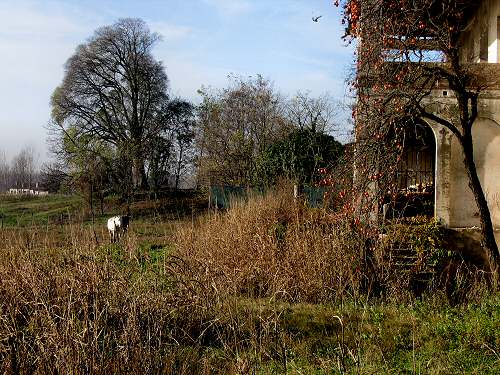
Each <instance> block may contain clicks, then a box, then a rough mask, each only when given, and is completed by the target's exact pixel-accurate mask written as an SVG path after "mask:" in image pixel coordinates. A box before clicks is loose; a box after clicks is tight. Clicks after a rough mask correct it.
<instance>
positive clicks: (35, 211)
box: [0, 194, 83, 227]
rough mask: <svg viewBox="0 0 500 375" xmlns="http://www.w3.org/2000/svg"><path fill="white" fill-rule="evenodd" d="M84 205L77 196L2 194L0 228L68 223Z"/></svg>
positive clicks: (0, 200) (0, 199) (0, 196)
mask: <svg viewBox="0 0 500 375" xmlns="http://www.w3.org/2000/svg"><path fill="white" fill-rule="evenodd" d="M82 203H83V202H82V199H81V198H80V197H78V196H76V195H49V196H45V197H43V196H42V197H33V196H16V195H8V194H0V227H1V226H4V227H9V226H10V227H12V226H17V227H19V226H30V225H46V224H47V223H51V222H53V223H58V222H62V221H66V220H68V217H70V216H71V215H74V214H77V213H79V212H81V207H82Z"/></svg>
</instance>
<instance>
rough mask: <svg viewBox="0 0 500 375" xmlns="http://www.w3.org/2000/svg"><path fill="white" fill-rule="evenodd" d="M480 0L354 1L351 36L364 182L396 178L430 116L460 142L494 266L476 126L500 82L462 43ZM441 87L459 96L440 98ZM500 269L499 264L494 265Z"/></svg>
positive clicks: (347, 8) (347, 5) (347, 9)
mask: <svg viewBox="0 0 500 375" xmlns="http://www.w3.org/2000/svg"><path fill="white" fill-rule="evenodd" d="M479 4H480V2H479V1H469V0H467V1H465V0H460V1H456V0H440V1H435V0H412V1H399V0H394V1H386V0H347V1H345V2H344V4H343V6H344V16H345V23H346V26H347V29H346V32H347V36H348V37H352V38H358V39H359V48H358V53H357V74H356V77H355V79H354V86H355V88H356V89H357V91H358V105H357V108H356V111H357V125H356V131H357V140H358V146H357V147H358V149H362V150H363V151H362V152H359V153H358V155H361V154H362V157H363V160H358V162H357V163H358V164H357V166H358V168H357V170H356V173H357V174H358V180H363V178H360V177H361V176H362V175H363V176H364V180H365V181H367V182H370V183H371V182H373V181H377V182H378V183H382V182H383V180H384V179H386V182H387V183H389V182H390V175H391V172H393V171H394V168H395V165H396V162H397V159H398V156H399V155H400V154H401V151H402V149H403V141H404V135H405V132H406V130H407V129H408V127H409V126H413V125H414V124H415V121H416V120H417V119H426V120H430V121H432V122H434V123H436V124H439V126H441V127H443V128H444V129H446V130H447V131H449V132H450V133H451V134H453V136H454V137H456V139H457V140H458V144H459V145H460V147H461V149H462V152H463V165H464V167H465V171H466V173H467V176H468V179H469V186H470V188H471V191H472V193H473V196H474V199H475V201H476V204H477V207H478V209H479V218H480V223H481V231H482V240H483V244H484V246H485V248H486V250H487V252H488V254H489V257H490V259H491V262H492V265H494V264H496V266H498V265H500V255H499V252H498V247H497V244H496V242H495V238H494V232H493V226H492V221H491V214H490V211H489V208H488V204H487V201H486V198H485V194H484V191H483V188H482V186H481V182H480V180H479V177H478V173H477V169H476V164H475V161H474V155H473V149H474V142H473V137H472V131H473V128H474V124H475V123H476V119H477V118H478V113H479V102H480V96H481V93H483V92H484V91H485V90H486V89H488V88H490V87H492V85H495V84H497V83H498V82H497V81H498V79H497V78H496V76H495V75H492V74H490V73H489V70H488V69H487V67H485V66H484V65H482V66H480V65H478V64H471V62H472V61H476V60H475V59H472V60H471V59H470V58H464V56H463V54H462V52H463V51H462V44H461V43H462V40H463V36H464V34H465V33H466V30H467V27H468V23H469V21H470V16H471V14H473V13H474V12H475V11H476V10H477V6H478V5H479ZM439 87H447V90H449V91H450V93H451V95H450V96H449V97H448V98H446V100H437V99H436V98H435V96H434V95H433V93H434V90H435V89H436V88H439ZM492 267H493V268H494V266H492Z"/></svg>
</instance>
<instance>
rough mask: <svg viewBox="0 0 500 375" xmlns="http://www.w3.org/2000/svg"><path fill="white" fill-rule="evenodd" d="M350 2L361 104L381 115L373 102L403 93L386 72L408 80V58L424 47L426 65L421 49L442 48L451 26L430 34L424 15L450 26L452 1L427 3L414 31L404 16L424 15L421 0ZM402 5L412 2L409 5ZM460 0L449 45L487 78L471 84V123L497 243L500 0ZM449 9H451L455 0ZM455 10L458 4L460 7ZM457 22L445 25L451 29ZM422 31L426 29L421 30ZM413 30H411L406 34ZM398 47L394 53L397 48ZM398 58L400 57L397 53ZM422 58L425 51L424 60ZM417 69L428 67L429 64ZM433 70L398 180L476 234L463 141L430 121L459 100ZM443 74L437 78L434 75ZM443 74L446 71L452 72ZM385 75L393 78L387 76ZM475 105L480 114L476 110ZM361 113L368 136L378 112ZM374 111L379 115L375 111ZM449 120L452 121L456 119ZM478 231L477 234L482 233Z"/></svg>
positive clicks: (439, 215)
mask: <svg viewBox="0 0 500 375" xmlns="http://www.w3.org/2000/svg"><path fill="white" fill-rule="evenodd" d="M375 3H376V4H375ZM417 3H418V2H417ZM417 3H415V4H417ZM348 4H349V5H348V7H347V8H346V9H347V11H346V12H347V15H348V16H349V17H348V18H349V28H348V29H347V30H348V31H349V32H351V33H352V34H353V35H355V37H357V38H359V41H360V42H359V43H360V44H359V46H358V55H359V56H360V58H359V60H358V77H361V78H358V80H359V82H360V88H359V90H358V109H359V108H360V106H359V103H360V102H362V100H360V99H359V98H360V97H361V96H365V97H368V98H371V99H368V100H366V99H364V101H365V103H364V105H365V107H366V108H371V110H372V113H373V112H375V113H376V111H377V110H376V109H375V110H373V108H376V105H375V106H374V103H375V104H376V103H377V102H382V103H387V102H388V100H385V101H384V100H380V98H381V97H388V96H390V95H391V94H390V92H391V91H390V90H393V91H392V93H394V92H397V89H394V87H398V89H399V90H401V87H404V86H403V84H400V83H399V82H396V83H394V82H395V81H390V79H391V77H389V76H388V75H387V73H386V72H387V71H391V72H392V71H396V72H398V74H396V75H395V78H396V80H399V81H404V80H405V78H402V77H403V75H402V74H407V73H403V72H404V71H405V70H404V66H405V64H406V67H408V66H410V65H408V64H413V63H414V60H412V58H411V57H408V56H410V55H411V54H412V52H414V51H415V50H418V53H420V55H419V54H418V53H416V54H415V56H417V58H416V59H417V60H418V61H417V62H418V63H419V66H424V65H425V64H427V62H428V61H427V60H425V59H422V58H421V56H422V53H424V54H425V53H428V52H430V54H429V56H431V57H435V56H437V55H439V53H440V52H443V49H441V47H443V39H441V40H439V42H440V43H441V44H439V43H437V42H436V35H437V37H439V36H442V35H443V34H446V31H445V32H444V33H441V34H440V33H439V32H437V33H436V32H435V33H434V34H431V33H430V32H429V33H428V34H426V27H427V26H426V25H425V24H426V22H429V20H428V18H426V16H427V15H429V16H430V17H432V16H434V13H433V12H437V13H438V14H439V15H438V16H436V17H437V19H438V20H439V21H440V22H441V21H443V20H445V21H443V22H444V23H443V24H446V17H447V13H446V7H450V4H448V3H446V4H445V2H443V3H442V4H441V3H439V2H429V3H425V2H423V4H424V5H426V6H428V9H427V10H426V11H427V12H428V13H425V12H424V13H420V14H419V15H418V17H420V18H418V17H417V16H416V17H415V18H413V19H412V20H413V22H415V24H416V23H418V25H420V26H422V27H421V28H420V27H414V26H413V27H414V28H413V29H411V27H412V26H409V27H410V28H405V27H403V26H400V24H404V22H407V21H405V19H404V17H405V14H406V15H407V16H408V17H409V18H411V16H412V12H414V13H415V14H417V13H418V9H417V8H412V6H416V5H415V4H414V3H411V2H410V3H403V2H401V3H398V2H380V1H378V2H377V1H369V0H367V1H366V2H364V1H359V0H352V1H350V2H348ZM373 4H375V5H376V6H374V5H373ZM405 4H406V5H405ZM457 4H458V2H457ZM404 6H407V7H406V8H404ZM460 6H461V7H462V8H461V10H460V12H461V13H460V16H458V17H456V19H460V22H462V23H463V24H460V25H457V27H456V28H457V29H458V30H459V31H458V32H455V31H453V32H450V35H452V34H453V33H455V34H453V35H454V36H455V35H457V34H458V35H459V38H458V39H454V41H453V42H449V43H450V46H451V45H452V43H453V46H454V47H453V48H456V50H458V55H454V56H459V60H460V62H459V64H458V63H457V65H460V66H463V67H465V69H468V70H469V71H470V72H475V73H479V74H476V75H474V74H471V75H470V76H471V77H472V76H475V77H482V80H481V83H480V84H479V83H478V84H477V85H476V82H472V85H476V86H475V88H474V90H476V91H474V90H473V91H474V92H480V94H479V96H478V106H477V117H476V116H475V114H474V118H475V120H474V123H473V126H472V138H473V150H474V153H473V159H474V163H475V166H476V171H477V174H478V177H479V180H480V183H481V187H482V190H483V191H484V193H485V195H486V200H487V203H488V208H489V210H490V214H491V219H492V224H493V227H494V230H495V238H496V242H497V244H499V243H500V40H499V39H500V0H483V1H481V0H471V1H470V2H467V1H465V2H464V1H462V2H461V3H460ZM450 8H453V5H452V6H451V7H450ZM374 9H375V11H374ZM453 9H457V7H455V8H453ZM355 12H358V13H355ZM370 12H371V13H370ZM384 12H386V15H385V16H384V17H381V16H380V15H381V14H383V13H384ZM405 12H406V13H405ZM390 17H392V18H390ZM398 17H399V18H398ZM439 17H440V18H439ZM389 18H390V19H389ZM387 19H389V21H387ZM398 23H399V24H398ZM410 23H411V22H410ZM405 26H407V24H405ZM453 26H455V25H453ZM453 26H446V27H447V28H448V27H449V29H450V30H452V29H453ZM431 28H432V26H431ZM373 30H375V31H373ZM378 30H384V31H383V32H381V31H378ZM420 30H421V33H420V34H419V32H420ZM408 31H409V32H410V34H405V33H406V32H408ZM454 36H453V37H454ZM370 38H371V39H370ZM432 38H434V39H432ZM457 40H458V43H457V42H456V41H457ZM433 43H434V44H433ZM447 43H448V42H447ZM455 46H458V47H455ZM404 48H406V51H404V52H405V53H406V54H404V53H400V54H398V51H399V52H400V51H401V50H402V49H404ZM445 48H446V47H445ZM450 48H451V47H450ZM412 50H413V51H412ZM393 51H396V52H395V53H393ZM371 55H374V56H382V59H383V61H384V64H382V66H383V68H375V69H372V67H373V66H376V65H377V60H376V58H371V57H370V56H371ZM394 56H396V57H395V58H394ZM418 56H420V60H419V57H418ZM448 57H449V56H448V55H445V54H443V59H444V60H442V61H443V62H445V63H449V64H448V65H447V66H448V67H447V68H443V70H445V69H451V70H453V68H450V66H452V65H453V64H452V63H451V62H450V61H448V60H447V58H448ZM457 60H458V59H457ZM439 64H440V63H438V62H437V60H434V62H431V63H430V65H427V67H428V70H427V72H428V71H430V68H429V67H432V66H434V67H439ZM443 66H444V65H443ZM392 68H394V69H392ZM377 69H378V70H377ZM398 69H399V70H398ZM374 70H375V71H374ZM408 70H410V69H407V71H408ZM419 71H420V72H426V70H425V68H422V69H421V70H419ZM436 71H437V69H435V68H434V72H436ZM456 73H457V71H453V72H452V74H456ZM391 74H392V73H391ZM424 74H425V73H424ZM433 74H434V73H429V75H428V77H427V78H428V80H427V82H430V83H429V85H430V86H422V88H423V91H425V92H427V91H428V92H429V94H425V98H424V99H423V100H422V99H418V100H417V101H419V100H421V101H420V102H419V104H418V108H422V107H424V108H425V110H424V111H422V112H418V111H417V112H415V111H414V112H412V113H411V117H412V118H415V116H416V115H415V113H420V114H421V113H427V115H424V116H421V118H420V119H419V120H418V121H416V122H415V128H416V129H417V128H418V130H417V132H420V134H419V135H417V136H416V137H415V139H414V141H413V143H412V142H408V144H406V145H405V149H404V151H403V155H402V158H401V161H400V163H399V166H398V170H397V171H396V175H395V178H396V181H397V184H398V185H399V186H398V187H399V189H400V190H401V191H406V192H407V193H410V192H416V193H421V194H422V195H426V196H427V197H428V198H430V199H429V202H430V206H431V207H430V210H429V211H427V212H430V214H433V215H434V216H435V218H436V219H437V220H439V221H440V222H441V223H442V224H443V225H444V226H446V227H448V228H452V229H457V230H464V229H467V231H466V232H468V233H470V234H471V236H472V237H474V236H475V233H474V232H475V231H476V232H478V231H477V230H478V229H479V226H480V213H479V209H478V206H477V204H476V202H475V199H474V195H473V193H472V191H471V187H470V186H469V181H470V179H469V177H468V175H467V170H466V168H465V166H464V151H463V150H464V148H463V143H462V144H461V143H460V141H459V139H458V138H457V135H456V134H453V132H452V130H450V129H449V127H448V128H447V127H446V126H444V125H442V124H440V123H439V122H437V120H433V119H432V117H439V118H441V119H447V118H449V119H451V117H447V116H448V115H449V116H453V114H452V111H453V110H455V111H456V110H457V108H458V107H457V98H456V97H455V96H454V95H455V93H456V92H457V91H456V90H454V89H452V88H450V87H449V84H450V82H451V81H450V79H449V78H443V79H442V77H439V73H438V74H435V75H433ZM377 75H378V76H377ZM398 75H399V76H398ZM437 76H438V78H436V77H437ZM374 77H375V78H374ZM380 77H382V78H380ZM443 77H447V76H446V74H444V75H443ZM448 77H449V76H448ZM455 77H456V76H455ZM384 78H386V79H388V80H389V81H387V80H384ZM413 79H414V81H412V82H417V83H418V79H419V78H418V77H417V78H415V77H413ZM483 81H484V82H483ZM398 85H399V86H398ZM406 87H413V86H406ZM377 88H378V91H377ZM363 90H364V91H363ZM384 90H385V91H384ZM467 90H468V89H467ZM360 92H361V94H360ZM397 95H400V94H396V96H397ZM402 96H403V97H404V96H405V94H402ZM468 100H469V99H468ZM366 103H368V105H366ZM468 103H469V102H468ZM471 105H472V104H471ZM468 106H469V104H467V107H466V108H467V109H466V111H469V109H470V108H472V107H470V108H469V107H468ZM453 108H455V109H453ZM462 108H463V107H462ZM419 111H420V109H419ZM471 111H472V112H474V111H475V110H471ZM361 112H362V111H358V114H357V119H356V122H357V129H356V130H357V134H358V133H359V134H361V136H362V137H363V136H364V135H363V134H364V133H363V130H360V129H361V128H362V127H363V126H365V125H364V123H369V122H370V121H372V118H371V117H370V116H371V114H370V112H369V111H366V112H365V113H362V114H359V113H361ZM380 112H384V113H385V112H386V110H385V109H380ZM429 113H434V114H436V116H429V115H428V114H429ZM375 116H377V115H376V114H375ZM456 117H460V116H456ZM449 122H452V120H450V121H449ZM359 124H361V127H359ZM458 131H459V130H458ZM410 138H411V137H410ZM469 149H470V148H469ZM469 165H470V163H469ZM387 205H389V204H388V203H386V204H385V205H384V206H387ZM385 214H386V213H385V212H384V213H383V215H384V216H385ZM483 214H484V212H483ZM483 218H484V215H483ZM479 237H480V236H476V238H478V239H479Z"/></svg>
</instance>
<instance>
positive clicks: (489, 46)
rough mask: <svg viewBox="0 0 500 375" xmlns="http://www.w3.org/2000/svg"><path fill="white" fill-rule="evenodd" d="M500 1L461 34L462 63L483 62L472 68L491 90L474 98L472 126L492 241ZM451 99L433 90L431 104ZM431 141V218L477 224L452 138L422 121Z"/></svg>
mask: <svg viewBox="0 0 500 375" xmlns="http://www.w3.org/2000/svg"><path fill="white" fill-rule="evenodd" d="M499 39H500V0H489V1H484V2H482V4H481V6H480V7H479V8H478V9H477V11H476V12H475V13H474V14H473V15H471V17H470V18H469V24H468V26H467V28H466V29H465V31H464V32H463V37H462V40H461V44H462V45H463V48H462V50H461V54H460V55H461V59H462V62H463V63H473V64H475V63H477V64H484V66H482V65H480V66H478V67H477V68H478V69H481V70H484V71H485V73H486V72H487V73H488V76H489V77H491V86H490V87H486V90H485V91H483V92H482V93H481V95H480V101H479V113H478V118H477V119H476V122H475V123H474V126H473V138H474V161H475V163H476V167H477V171H478V174H479V178H480V181H481V185H482V188H483V190H484V192H485V194H486V198H487V201H488V206H489V209H490V212H491V216H492V221H493V226H494V228H495V229H496V240H497V243H500V86H498V81H497V79H498V78H500V64H499V63H500V40H499ZM451 95H452V93H451V91H450V90H447V88H446V87H438V88H436V90H434V92H433V98H432V100H434V101H436V102H440V103H443V105H446V102H447V100H453V98H450V96H451ZM426 122H427V124H428V125H429V126H430V128H431V129H432V131H433V134H434V137H435V153H434V154H435V161H434V163H433V165H434V186H435V197H434V199H435V207H434V213H435V217H436V218H437V219H439V220H440V221H441V222H442V223H443V224H444V225H446V226H447V227H450V228H470V227H477V226H478V225H479V214H478V208H477V206H476V203H475V201H474V198H473V195H472V192H471V189H470V188H469V180H468V177H467V175H466V172H465V168H464V165H463V154H462V150H461V147H460V145H459V144H458V140H457V138H456V137H455V136H453V134H451V132H450V131H449V130H447V129H445V128H444V127H443V126H441V125H439V124H436V123H434V122H432V121H428V120H427V121H426Z"/></svg>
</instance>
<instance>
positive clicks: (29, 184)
mask: <svg viewBox="0 0 500 375" xmlns="http://www.w3.org/2000/svg"><path fill="white" fill-rule="evenodd" d="M10 170H11V175H12V177H11V178H12V180H13V183H14V184H15V186H16V187H18V188H24V189H31V188H33V187H34V186H35V179H36V166H35V150H34V148H33V147H31V146H25V147H24V148H23V149H22V150H21V151H20V152H19V153H18V154H17V155H16V156H14V158H13V159H12V167H11V169H10Z"/></svg>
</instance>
